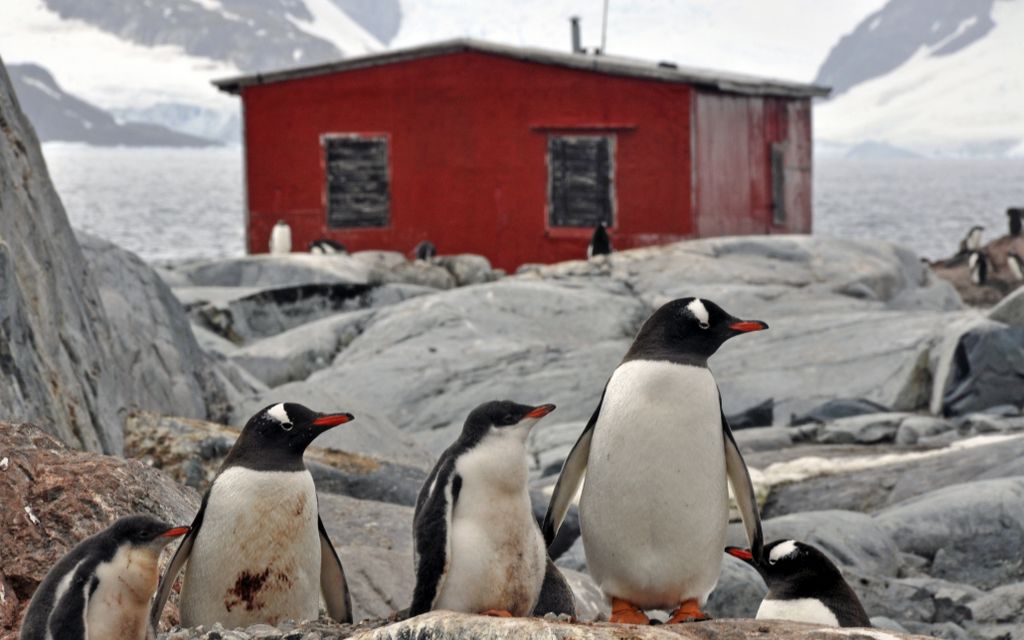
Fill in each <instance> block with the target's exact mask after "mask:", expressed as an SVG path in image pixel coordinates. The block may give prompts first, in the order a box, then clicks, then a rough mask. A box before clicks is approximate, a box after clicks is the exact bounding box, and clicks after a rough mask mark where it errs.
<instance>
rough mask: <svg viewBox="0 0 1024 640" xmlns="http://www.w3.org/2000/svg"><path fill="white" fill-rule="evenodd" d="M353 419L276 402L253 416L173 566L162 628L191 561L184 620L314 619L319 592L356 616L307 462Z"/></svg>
mask: <svg viewBox="0 0 1024 640" xmlns="http://www.w3.org/2000/svg"><path fill="white" fill-rule="evenodd" d="M350 420H352V415H351V414H348V413H334V414H322V413H316V412H314V411H311V410H310V409H307V408H306V407H304V406H302V405H300V404H294V403H279V404H274V405H270V406H268V407H266V408H264V409H263V410H261V411H260V412H259V413H257V414H256V415H254V416H253V417H252V418H250V419H249V422H248V423H246V425H245V428H244V429H243V430H242V433H241V435H239V437H238V440H237V441H236V442H235V445H234V446H233V447H232V448H231V450H230V451H229V452H228V455H227V457H226V458H225V459H224V464H223V466H222V467H221V469H220V471H219V472H218V474H217V477H216V478H214V480H213V482H212V483H211V484H210V488H209V489H208V490H207V491H206V495H204V496H203V502H202V505H201V506H200V507H199V513H198V514H197V515H196V517H195V521H193V523H192V530H191V531H190V532H189V534H188V536H186V537H185V539H184V540H182V542H181V545H180V546H179V547H178V550H177V552H175V554H174V557H173V558H172V559H171V563H170V565H168V568H167V572H166V573H165V574H164V576H163V580H162V581H161V583H160V590H159V592H158V593H157V597H156V601H155V604H154V607H153V612H152V620H153V625H154V627H155V626H156V623H157V621H158V620H159V619H160V614H161V612H162V611H163V608H164V604H165V603H166V602H167V597H168V595H169V594H170V590H171V585H173V584H174V580H175V578H176V577H177V575H178V572H179V571H181V569H182V566H183V565H185V563H186V561H187V562H188V565H187V567H186V569H185V580H184V582H183V583H182V587H181V600H180V603H179V609H180V610H181V624H182V626H186V627H194V626H198V625H204V626H210V625H213V624H215V623H218V622H219V623H221V624H222V625H224V626H225V627H227V628H229V629H232V628H235V627H247V626H250V625H253V624H257V623H264V624H270V625H276V624H278V623H279V622H281V621H282V620H288V619H291V620H311V619H316V617H317V615H318V614H319V608H320V595H321V593H322V594H323V598H324V602H325V604H326V606H327V612H328V614H329V615H330V616H331V617H332V618H334V619H335V620H337V621H338V622H351V621H352V606H351V601H350V598H349V592H348V584H347V583H346V581H345V571H344V569H342V566H341V561H340V560H339V559H338V555H337V553H335V551H334V547H333V545H331V541H330V539H329V538H328V537H327V531H326V530H325V529H324V524H323V521H322V520H321V519H320V515H319V511H318V507H317V498H316V487H315V486H314V485H313V476H312V474H310V472H309V470H308V469H307V468H306V465H305V464H304V463H303V461H302V455H303V453H304V452H305V450H306V447H307V446H309V444H310V443H311V442H313V440H314V439H315V438H316V437H317V436H319V435H320V434H321V433H324V432H325V431H327V430H328V429H331V428H332V427H335V426H337V425H340V424H344V423H346V422H348V421H350Z"/></svg>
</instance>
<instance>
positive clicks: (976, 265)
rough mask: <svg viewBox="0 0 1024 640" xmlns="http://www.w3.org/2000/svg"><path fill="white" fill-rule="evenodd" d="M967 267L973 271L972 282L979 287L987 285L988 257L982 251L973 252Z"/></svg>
mask: <svg viewBox="0 0 1024 640" xmlns="http://www.w3.org/2000/svg"><path fill="white" fill-rule="evenodd" d="M967 265H968V266H969V267H970V269H971V282H973V283H974V284H976V285H978V286H981V285H983V284H985V281H986V280H987V279H988V256H986V255H985V253H984V252H982V251H972V252H971V256H970V257H969V258H968V259H967Z"/></svg>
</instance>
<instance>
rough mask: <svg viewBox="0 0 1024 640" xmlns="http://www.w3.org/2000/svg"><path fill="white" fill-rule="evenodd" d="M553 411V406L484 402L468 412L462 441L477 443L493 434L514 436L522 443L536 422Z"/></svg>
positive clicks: (503, 401)
mask: <svg viewBox="0 0 1024 640" xmlns="http://www.w3.org/2000/svg"><path fill="white" fill-rule="evenodd" d="M554 410H555V405H553V404H542V405H540V406H535V407H534V406H530V405H525V404H518V403H516V402H512V401H511V400H493V401H491V402H485V403H483V404H482V405H480V406H478V407H477V408H476V409H473V410H472V411H470V412H469V416H468V417H467V418H466V422H465V424H463V426H462V439H463V440H468V441H474V442H478V441H480V440H482V439H483V438H484V437H485V436H487V435H489V434H493V433H501V434H515V435H517V436H519V437H521V438H522V439H523V440H524V441H525V440H526V436H528V435H529V434H530V429H531V428H533V425H535V424H537V421H538V420H540V419H541V418H543V417H544V416H546V415H548V414H549V413H551V412H552V411H554Z"/></svg>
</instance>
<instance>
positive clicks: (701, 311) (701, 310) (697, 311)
mask: <svg viewBox="0 0 1024 640" xmlns="http://www.w3.org/2000/svg"><path fill="white" fill-rule="evenodd" d="M686 310H687V311H689V312H690V313H692V314H693V317H694V318H697V322H699V323H700V328H701V329H707V328H708V326H710V321H711V317H710V316H709V315H708V308H707V307H705V306H704V303H703V302H701V301H700V298H694V299H693V301H692V302H690V304H688V305H686Z"/></svg>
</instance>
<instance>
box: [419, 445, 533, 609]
mask: <svg viewBox="0 0 1024 640" xmlns="http://www.w3.org/2000/svg"><path fill="white" fill-rule="evenodd" d="M513 439H517V436H515V435H514V434H508V435H506V436H499V437H495V438H494V439H493V440H492V441H489V442H487V443H481V444H480V445H479V446H478V447H477V448H476V449H474V450H473V451H471V452H469V453H467V454H465V455H463V456H462V457H461V458H460V459H459V461H458V463H456V467H455V470H456V473H458V474H459V475H460V476H461V477H462V479H463V480H462V489H461V491H460V493H459V498H458V501H457V503H456V505H455V510H454V511H453V513H452V529H451V531H450V532H449V535H450V536H451V547H450V552H451V558H450V562H449V565H448V574H447V576H446V577H445V581H444V584H443V585H442V586H441V590H440V594H439V595H438V598H437V600H436V602H435V604H434V608H435V609H448V610H451V611H463V612H468V613H480V612H483V611H487V610H488V609H499V610H506V611H509V612H510V613H512V614H513V615H516V616H526V615H529V614H531V613H532V612H533V608H534V607H535V606H536V604H537V600H538V598H539V597H540V588H541V585H542V584H543V582H544V569H545V562H546V551H545V548H544V538H543V537H542V536H541V534H540V528H539V527H538V526H537V522H536V520H534V517H533V509H532V508H531V506H530V495H529V493H528V492H527V490H526V477H527V469H526V459H525V455H524V452H523V450H522V442H521V441H520V442H515V441H513ZM517 447H518V450H517V449H516V448H517Z"/></svg>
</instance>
